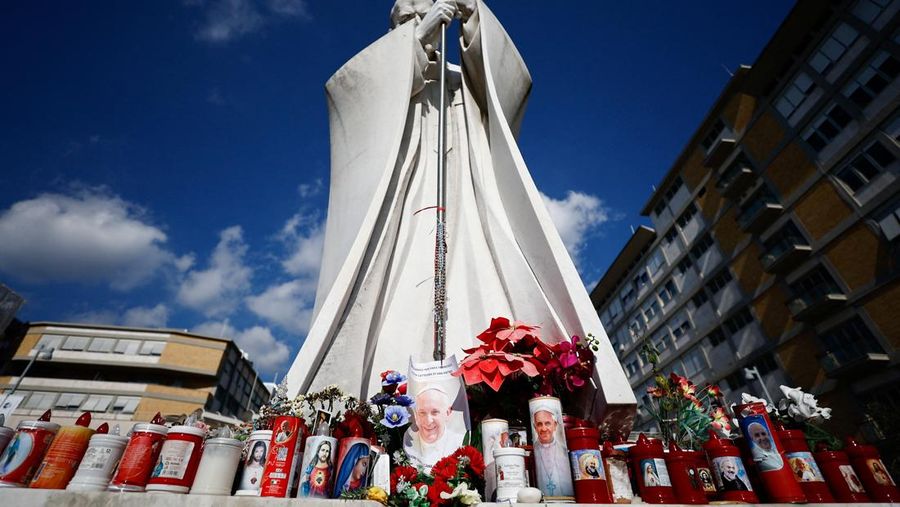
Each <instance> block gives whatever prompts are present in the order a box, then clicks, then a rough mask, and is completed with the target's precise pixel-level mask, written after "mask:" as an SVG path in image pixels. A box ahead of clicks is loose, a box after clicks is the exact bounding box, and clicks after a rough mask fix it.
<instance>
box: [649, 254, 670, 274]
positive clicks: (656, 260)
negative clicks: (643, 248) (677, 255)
mask: <svg viewBox="0 0 900 507" xmlns="http://www.w3.org/2000/svg"><path fill="white" fill-rule="evenodd" d="M665 265H666V258H665V256H663V253H662V250H656V251H655V252H653V255H651V256H650V260H649V261H648V262H647V267H648V268H650V272H651V273H656V272H657V271H659V270H660V269H662V267H663V266H665Z"/></svg>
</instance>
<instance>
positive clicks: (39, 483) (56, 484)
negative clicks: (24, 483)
mask: <svg viewBox="0 0 900 507" xmlns="http://www.w3.org/2000/svg"><path fill="white" fill-rule="evenodd" d="M90 424H91V413H90V412H85V413H83V414H81V417H79V418H78V420H77V421H76V422H75V426H66V427H65V428H63V429H61V430H59V432H57V434H56V438H54V439H53V443H52V444H50V448H49V449H48V450H47V455H46V456H44V460H43V461H42V462H41V466H40V468H38V471H37V473H36V474H35V476H34V479H32V480H31V485H30V486H29V487H31V488H35V489H64V488H65V487H66V486H67V485H68V484H69V481H70V480H72V476H73V475H75V469H76V468H78V464H79V463H80V462H81V458H82V456H84V452H85V451H86V450H87V448H88V444H89V443H90V441H91V436H93V435H94V430H92V429H91V428H89V427H88V426H89V425H90ZM107 428H109V426H107Z"/></svg>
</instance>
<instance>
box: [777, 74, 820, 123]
mask: <svg viewBox="0 0 900 507" xmlns="http://www.w3.org/2000/svg"><path fill="white" fill-rule="evenodd" d="M815 89H816V83H815V81H813V80H812V78H811V77H809V75H808V74H806V73H805V72H801V73H799V74H797V77H795V78H794V80H793V81H791V82H790V83H789V84H788V85H787V86H786V87H785V89H784V91H783V92H781V96H780V97H779V98H778V100H777V101H776V102H775V109H778V112H779V113H781V116H783V117H784V118H785V119H790V117H791V115H792V114H794V112H795V111H796V110H797V109H798V108H800V105H801V104H803V101H804V100H806V99H807V97H809V96H810V95H811V94H812V92H813V90H815Z"/></svg>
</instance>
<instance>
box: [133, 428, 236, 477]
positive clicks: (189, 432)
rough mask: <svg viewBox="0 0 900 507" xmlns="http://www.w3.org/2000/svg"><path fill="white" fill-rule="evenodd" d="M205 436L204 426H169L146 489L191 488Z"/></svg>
mask: <svg viewBox="0 0 900 507" xmlns="http://www.w3.org/2000/svg"><path fill="white" fill-rule="evenodd" d="M205 436H206V430H205V429H202V428H197V427H194V426H173V427H172V428H171V429H169V433H168V435H166V441H165V443H164V444H163V446H162V449H161V450H160V451H159V458H158V459H157V460H156V466H155V467H153V473H152V474H150V481H149V482H148V483H147V488H146V491H158V492H164V493H181V494H184V493H187V492H188V491H190V489H191V484H193V483H194V476H195V475H196V473H197V466H198V465H199V464H200V454H201V452H203V437H205ZM233 475H234V474H232V478H233Z"/></svg>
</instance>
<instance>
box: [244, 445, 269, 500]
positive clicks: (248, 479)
mask: <svg viewBox="0 0 900 507" xmlns="http://www.w3.org/2000/svg"><path fill="white" fill-rule="evenodd" d="M268 453H269V444H268V442H266V441H264V440H257V441H256V442H254V443H253V447H252V448H251V449H250V451H249V452H248V453H247V459H246V460H245V461H244V474H243V475H242V476H241V485H240V487H239V488H238V489H254V488H258V487H259V483H260V480H262V474H263V468H265V466H266V455H268Z"/></svg>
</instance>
